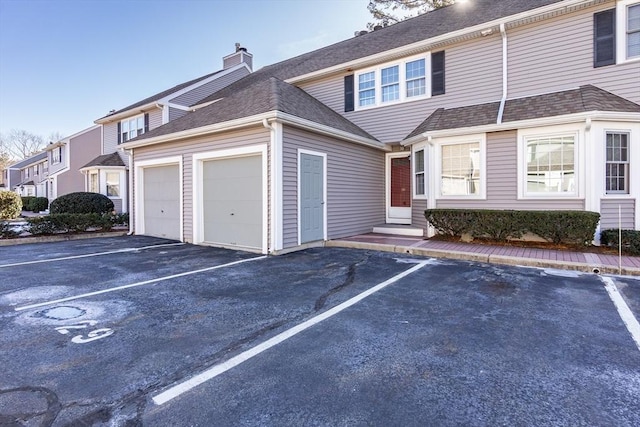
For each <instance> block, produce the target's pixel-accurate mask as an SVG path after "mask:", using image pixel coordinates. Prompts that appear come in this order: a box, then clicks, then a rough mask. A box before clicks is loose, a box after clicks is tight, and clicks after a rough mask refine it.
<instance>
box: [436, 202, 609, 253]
mask: <svg viewBox="0 0 640 427" xmlns="http://www.w3.org/2000/svg"><path fill="white" fill-rule="evenodd" d="M424 214H425V218H426V219H427V221H428V222H429V223H430V224H431V225H432V226H433V227H434V228H435V229H436V230H437V231H438V233H440V234H446V235H449V236H461V235H463V234H470V235H472V236H473V237H490V238H492V239H495V240H497V241H502V242H504V241H507V240H508V239H517V238H520V237H522V235H523V234H525V233H527V232H530V233H533V234H536V235H538V236H540V237H542V238H543V239H545V240H547V241H549V242H553V243H556V244H557V243H569V244H578V245H590V244H591V241H592V240H593V236H594V234H595V231H596V227H597V226H598V221H600V214H599V213H597V212H585V211H516V210H488V209H427V210H426V211H425V213H424Z"/></svg>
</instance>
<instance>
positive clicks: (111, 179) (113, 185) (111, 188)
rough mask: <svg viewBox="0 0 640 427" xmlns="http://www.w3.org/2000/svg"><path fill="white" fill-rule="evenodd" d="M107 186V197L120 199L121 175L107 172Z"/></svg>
mask: <svg viewBox="0 0 640 427" xmlns="http://www.w3.org/2000/svg"><path fill="white" fill-rule="evenodd" d="M105 180H106V184H107V196H109V197H120V173H119V172H107V173H106V174H105Z"/></svg>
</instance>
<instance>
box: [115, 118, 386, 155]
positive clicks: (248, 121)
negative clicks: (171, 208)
mask: <svg viewBox="0 0 640 427" xmlns="http://www.w3.org/2000/svg"><path fill="white" fill-rule="evenodd" d="M264 119H267V120H270V119H275V120H280V121H281V122H283V123H287V124H291V125H295V126H298V127H302V128H305V129H309V130H312V131H315V132H319V133H323V134H325V135H330V136H333V137H337V138H340V139H345V140H347V141H351V142H355V143H358V144H362V145H366V146H369V147H373V148H377V149H379V150H384V151H391V148H390V147H388V146H387V145H386V144H383V143H381V142H379V141H375V140H372V139H368V138H364V137H361V136H357V135H353V134H351V133H348V132H344V131H340V130H337V129H334V128H332V127H330V126H325V125H321V124H318V123H315V122H312V121H310V120H305V119H301V118H299V117H296V116H292V115H291V114H287V113H282V112H280V111H268V112H266V113H262V114H257V115H254V116H249V117H243V118H240V119H235V120H230V121H227V122H222V123H215V124H212V125H207V126H202V127H199V128H193V129H187V130H184V131H181V132H174V133H170V134H166V135H160V136H156V137H152V138H148V139H143V140H141V141H133V142H125V143H124V144H121V148H123V149H126V150H128V149H131V148H138V147H144V146H148V145H153V144H159V143H161V142H170V141H175V140H178V139H184V138H192V137H196V136H202V135H207V134H213V133H218V132H226V131H230V130H234V129H239V128H243V127H248V126H261V125H262V121H263V120H264Z"/></svg>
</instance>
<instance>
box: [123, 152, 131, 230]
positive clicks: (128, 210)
mask: <svg viewBox="0 0 640 427" xmlns="http://www.w3.org/2000/svg"><path fill="white" fill-rule="evenodd" d="M122 151H124V152H125V153H127V156H128V157H129V188H127V200H128V201H127V203H128V204H129V206H128V208H127V212H128V213H129V232H128V233H127V236H131V235H132V234H133V231H134V227H133V215H132V214H131V213H132V211H133V150H122Z"/></svg>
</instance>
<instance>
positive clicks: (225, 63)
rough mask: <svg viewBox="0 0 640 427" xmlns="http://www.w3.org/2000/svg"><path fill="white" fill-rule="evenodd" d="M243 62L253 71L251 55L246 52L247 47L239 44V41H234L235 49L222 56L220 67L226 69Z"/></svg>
mask: <svg viewBox="0 0 640 427" xmlns="http://www.w3.org/2000/svg"><path fill="white" fill-rule="evenodd" d="M243 62H244V63H245V64H247V66H248V67H249V70H251V71H253V55H251V54H250V53H249V52H247V48H245V47H242V46H240V43H236V51H235V52H233V53H232V54H231V55H227V56H225V57H224V58H222V68H223V69H224V70H226V69H227V68H231V67H235V66H236V65H238V64H242V63H243Z"/></svg>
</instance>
